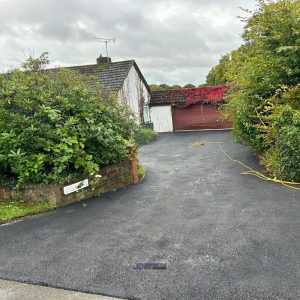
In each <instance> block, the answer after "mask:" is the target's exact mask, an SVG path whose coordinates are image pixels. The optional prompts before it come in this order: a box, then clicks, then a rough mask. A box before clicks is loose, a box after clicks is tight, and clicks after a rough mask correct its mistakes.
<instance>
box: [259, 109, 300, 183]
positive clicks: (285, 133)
mask: <svg viewBox="0 0 300 300" xmlns="http://www.w3.org/2000/svg"><path fill="white" fill-rule="evenodd" d="M273 126H274V130H273V131H272V132H273V134H274V136H273V140H274V144H273V146H272V147H270V148H269V149H268V151H267V152H266V153H265V154H264V157H263V161H264V164H265V165H266V166H267V168H268V169H269V170H270V171H271V172H272V173H273V175H274V176H275V177H277V178H283V179H289V180H295V181H297V180H299V178H300V112H299V111H295V110H293V109H292V108H291V107H289V106H288V105H285V106H283V107H282V108H281V111H280V112H279V113H278V115H276V117H275V121H274V123H273Z"/></svg>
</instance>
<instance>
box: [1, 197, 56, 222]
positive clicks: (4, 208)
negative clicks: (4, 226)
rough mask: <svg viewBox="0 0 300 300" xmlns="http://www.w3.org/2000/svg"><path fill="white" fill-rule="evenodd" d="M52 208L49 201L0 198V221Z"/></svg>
mask: <svg viewBox="0 0 300 300" xmlns="http://www.w3.org/2000/svg"><path fill="white" fill-rule="evenodd" d="M51 209H53V206H52V205H50V204H49V203H42V202H36V203H34V202H27V201H21V200H1V199H0V223H2V222H7V221H11V220H13V219H15V218H20V217H24V216H27V215H31V214H37V213H40V212H44V211H48V210H51Z"/></svg>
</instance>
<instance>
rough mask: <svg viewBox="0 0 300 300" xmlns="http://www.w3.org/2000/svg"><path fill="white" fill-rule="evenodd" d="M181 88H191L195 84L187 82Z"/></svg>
mask: <svg viewBox="0 0 300 300" xmlns="http://www.w3.org/2000/svg"><path fill="white" fill-rule="evenodd" d="M183 88H185V89H193V88H195V86H194V85H193V84H191V83H188V84H186V85H185V86H184V87H183Z"/></svg>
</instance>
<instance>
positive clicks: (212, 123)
mask: <svg viewBox="0 0 300 300" xmlns="http://www.w3.org/2000/svg"><path fill="white" fill-rule="evenodd" d="M173 126H174V131H180V130H201V129H223V128H231V127H232V123H231V122H230V121H228V120H222V112H221V111H219V110H218V107H217V106H215V105H211V104H203V105H201V106H195V105H194V106H189V107H174V109H173Z"/></svg>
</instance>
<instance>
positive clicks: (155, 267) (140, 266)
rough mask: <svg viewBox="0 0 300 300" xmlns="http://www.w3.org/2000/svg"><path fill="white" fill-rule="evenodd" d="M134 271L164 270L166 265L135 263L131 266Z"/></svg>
mask: <svg viewBox="0 0 300 300" xmlns="http://www.w3.org/2000/svg"><path fill="white" fill-rule="evenodd" d="M133 268H134V269H135V270H166V269H167V264H166V263H137V264H136V265H135V266H133Z"/></svg>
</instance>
